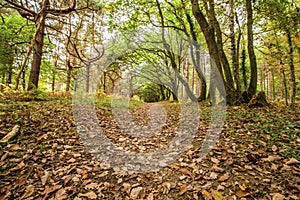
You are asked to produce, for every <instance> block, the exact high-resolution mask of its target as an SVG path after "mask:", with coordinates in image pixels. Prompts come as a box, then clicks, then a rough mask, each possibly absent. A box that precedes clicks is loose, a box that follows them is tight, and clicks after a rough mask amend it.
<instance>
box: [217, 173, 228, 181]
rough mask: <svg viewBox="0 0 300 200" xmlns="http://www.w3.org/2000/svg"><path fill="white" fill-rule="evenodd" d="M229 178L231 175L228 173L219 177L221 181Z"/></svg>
mask: <svg viewBox="0 0 300 200" xmlns="http://www.w3.org/2000/svg"><path fill="white" fill-rule="evenodd" d="M228 179H229V175H228V174H227V173H226V174H224V175H222V176H221V177H220V178H219V181H226V180H228Z"/></svg>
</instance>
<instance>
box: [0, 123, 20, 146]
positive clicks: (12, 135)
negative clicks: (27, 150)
mask: <svg viewBox="0 0 300 200" xmlns="http://www.w3.org/2000/svg"><path fill="white" fill-rule="evenodd" d="M19 130H20V126H19V125H15V126H14V127H13V129H12V130H11V131H10V132H9V133H8V134H7V135H6V136H4V138H2V139H1V140H0V143H6V142H8V141H9V140H10V139H11V138H13V137H15V136H16V135H17V134H18V133H19Z"/></svg>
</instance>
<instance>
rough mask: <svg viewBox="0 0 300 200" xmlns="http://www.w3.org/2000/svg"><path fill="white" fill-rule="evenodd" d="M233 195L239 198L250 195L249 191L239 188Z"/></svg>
mask: <svg viewBox="0 0 300 200" xmlns="http://www.w3.org/2000/svg"><path fill="white" fill-rule="evenodd" d="M235 195H236V196H237V197H239V198H241V197H246V196H249V195H250V192H249V191H248V190H242V189H239V190H238V191H237V192H236V193H235Z"/></svg>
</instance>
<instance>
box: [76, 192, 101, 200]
mask: <svg viewBox="0 0 300 200" xmlns="http://www.w3.org/2000/svg"><path fill="white" fill-rule="evenodd" d="M78 197H86V198H88V199H97V197H98V196H97V195H96V194H95V192H93V191H90V192H88V193H85V194H82V193H80V194H78Z"/></svg>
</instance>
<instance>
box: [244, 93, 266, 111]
mask: <svg viewBox="0 0 300 200" xmlns="http://www.w3.org/2000/svg"><path fill="white" fill-rule="evenodd" d="M269 105H270V104H269V103H268V101H267V98H266V94H265V92H263V91H261V92H259V93H257V94H256V95H254V96H253V98H252V99H251V100H250V102H249V104H248V106H249V108H258V107H266V106H269Z"/></svg>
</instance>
